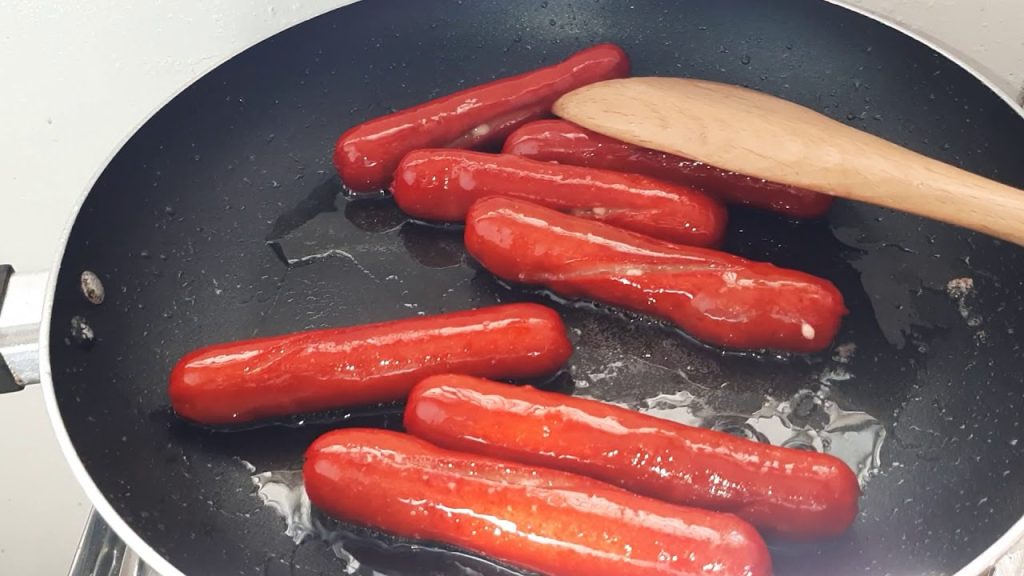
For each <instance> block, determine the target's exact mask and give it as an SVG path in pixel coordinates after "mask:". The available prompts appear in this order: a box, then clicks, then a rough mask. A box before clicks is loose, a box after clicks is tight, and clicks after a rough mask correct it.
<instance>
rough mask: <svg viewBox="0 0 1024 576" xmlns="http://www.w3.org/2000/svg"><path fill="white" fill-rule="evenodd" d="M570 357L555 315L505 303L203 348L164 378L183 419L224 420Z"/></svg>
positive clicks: (521, 369) (518, 370) (549, 365)
mask: <svg viewBox="0 0 1024 576" xmlns="http://www.w3.org/2000/svg"><path fill="white" fill-rule="evenodd" d="M571 354H572V345H571V344H570V343H569V340H568V338H567V337H566V334H565V326H564V325H563V324H562V320H561V318H559V317H558V314H557V313H555V312H554V311H553V310H551V309H550V308H546V307H544V306H540V305H537V304H508V305H504V306H492V307H489V308H480V309H477V310H468V311H462V312H453V313H450V314H440V315H437V316H425V317H415V318H408V319H404V320H396V321H393V322H382V323H378V324H366V325H362V326H352V327H347V328H329V329H326V330H312V331H308V332H299V333H296V334H285V335H282V336H271V337H269V338H260V339H257V340H247V341H242V342H232V343H228V344H218V345H214V346H208V347H206V348H202V349H199V350H196V351H195V352H192V353H190V354H188V355H186V356H185V357H184V358H182V359H181V360H180V361H178V364H177V365H176V366H175V367H174V370H173V371H172V372H171V377H170V388H169V392H170V397H171V404H172V405H173V407H174V411H175V412H176V413H177V414H178V415H179V416H181V417H183V418H187V419H189V420H192V421H195V422H200V423H203V424H230V423H240V422H249V421H252V420H259V419H264V418H273V417H280V416H287V415H290V414H298V413H303V412H313V411H319V410H328V409H333V408H341V407H346V406H357V405H365V404H373V403H378V402H389V401H393V400H401V399H404V398H405V396H406V394H408V392H409V389H410V388H412V387H413V385H415V384H416V383H417V382H419V381H420V380H422V379H423V378H425V377H426V376H430V375H432V374H438V373H442V372H460V373H466V374H474V375H478V376H488V377H492V378H507V379H515V378H530V377H535V376H542V375H545V374H549V373H552V372H554V371H556V370H557V369H558V368H559V367H561V366H562V364H564V363H565V361H566V360H568V358H569V356H570V355H571Z"/></svg>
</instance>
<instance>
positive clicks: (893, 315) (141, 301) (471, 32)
mask: <svg viewBox="0 0 1024 576" xmlns="http://www.w3.org/2000/svg"><path fill="white" fill-rule="evenodd" d="M183 41H187V39H183ZM605 41H611V42H617V43H619V44H621V45H622V46H623V47H624V48H625V49H626V50H627V51H628V52H629V54H630V55H631V56H632V59H633V65H634V73H635V74H637V75H677V76H693V77H699V78H708V79H713V80H719V81H724V82H731V83H737V84H743V85H747V86H751V87H753V88H756V89H759V90H763V91H766V92H769V93H772V94H776V95H779V96H782V97H785V98H788V99H791V100H795V101H797V102H799V103H802V104H804V105H807V106H809V107H811V108H814V109H816V110H819V111H821V112H823V113H825V114H827V115H829V116H831V117H833V118H836V119H838V120H840V121H842V122H846V123H848V124H851V125H853V126H856V127H858V128H862V129H864V130H867V131H869V132H872V133H874V134H878V135H880V136H882V137H885V138H888V139H890V140H893V141H895V142H898V143H900V144H903V145H905V146H908V147H910V148H912V149H915V150H918V151H921V152H923V153H925V154H927V155H930V156H933V157H936V158H939V159H941V160H944V161H948V162H951V163H953V164H955V165H959V166H962V167H964V168H966V169H968V170H972V171H975V172H978V173H980V174H983V175H985V176H988V177H992V178H995V179H998V180H1001V181H1004V182H1006V183H1009V184H1011V185H1016V186H1024V162H1022V161H1021V158H1022V153H1024V120H1022V119H1021V117H1020V116H1018V115H1017V114H1016V113H1015V112H1014V111H1013V110H1012V109H1010V108H1009V107H1008V106H1007V105H1006V103H1004V102H1003V101H1002V100H1000V99H999V98H998V97H997V96H996V95H995V94H994V93H992V92H991V91H990V90H989V89H988V88H986V87H985V86H984V85H982V84H981V83H980V82H979V81H978V80H977V79H975V78H974V77H973V76H971V75H970V74H969V73H967V72H965V71H964V70H962V69H960V68H959V67H958V66H957V65H956V64H954V63H953V62H950V61H949V60H947V59H946V58H944V57H942V56H940V55H938V54H936V53H935V52H933V51H932V50H931V49H929V48H927V47H926V46H924V45H921V44H919V43H917V42H916V41H914V40H912V39H910V38H908V37H906V36H904V35H902V34H901V33H899V32H897V31H895V30H892V29H889V28H887V27H885V26H883V25H881V24H879V23H877V22H874V21H872V20H869V19H867V18H864V17H862V16H859V15H856V14H854V13H852V12H848V11H846V10H845V9H842V8H839V7H835V6H832V5H829V4H826V3H824V2H821V1H818V0H775V1H773V2H763V1H761V0H731V1H729V2H720V1H717V0H689V1H676V0H663V1H659V0H631V1H629V2H625V1H622V2H610V1H597V2H595V1H589V0H588V1H569V0H545V1H541V0H537V1H533V2H504V1H465V2H463V1H440V0H432V1H422V0H371V1H366V2H361V3H358V4H356V5H353V6H350V7H345V8H342V9H340V10H337V11H335V12H332V13H330V14H327V15H325V16H322V17H319V18H315V19H313V20H311V21H308V22H306V23H304V24H301V25H299V26H296V27H294V28H292V29H290V30H287V31H285V32H283V33H281V34H278V35H277V36H274V37H272V38H270V39H269V40H267V41H265V42H262V43H260V44H259V45H257V46H255V47H253V48H252V49H250V50H247V51H246V52H244V53H243V54H241V55H239V56H238V57H236V58H234V59H232V60H230V61H229V62H227V63H226V64H224V65H222V66H220V67H218V68H217V69H216V70H214V71H213V72H211V73H210V74H208V75H206V76H205V77H204V78H202V79H201V80H199V81H198V82H197V83H195V84H194V85H193V86H191V87H190V88H188V89H187V90H185V91H184V92H183V93H181V94H180V95H179V96H178V97H176V98H175V99H174V100H173V101H171V102H170V103H169V104H168V105H167V106H166V107H165V108H164V109H162V110H161V111H160V112H158V113H157V114H156V115H155V116H153V118H152V119H151V120H150V121H149V122H148V123H147V124H145V126H143V127H142V129H140V130H139V131H138V133H137V134H135V135H134V137H132V138H131V140H130V141H129V142H128V143H127V144H126V145H125V146H124V148H123V149H122V150H121V151H120V152H119V153H118V154H117V155H116V157H115V158H114V159H113V161H112V162H111V163H110V165H109V166H108V167H107V168H106V170H105V171H104V172H103V174H102V176H101V177H100V178H99V180H98V182H97V183H96V185H95V187H94V188H93V190H92V193H91V194H90V195H89V197H88V199H87V200H86V202H85V204H84V206H83V208H82V210H81V213H80V214H79V216H78V219H77V222H76V223H75V225H74V229H73V231H72V233H71V235H70V239H69V242H68V245H67V250H66V253H65V255H64V259H63V264H62V267H61V270H60V275H59V279H58V284H57V289H56V298H55V302H54V307H53V313H52V324H51V333H50V334H51V337H50V341H49V346H50V355H51V365H52V370H53V386H54V390H55V394H56V398H57V401H58V405H59V408H60V415H61V418H62V419H63V424H64V426H65V427H66V428H67V431H68V432H69V434H70V437H71V439H72V442H73V444H74V448H75V450H76V451H77V455H78V457H79V458H80V459H81V461H82V462H83V464H84V466H85V469H86V470H87V471H88V474H89V475H90V476H91V479H92V481H93V482H95V484H96V486H97V487H98V489H99V491H100V492H101V493H102V494H103V496H104V497H105V498H106V500H107V501H109V503H110V505H111V506H112V507H113V509H114V510H115V511H116V512H117V514H118V515H120V517H121V518H123V520H124V521H125V522H126V523H127V525H128V526H130V527H131V529H132V530H134V531H135V532H136V533H137V534H138V535H139V536H140V537H141V538H142V539H143V540H144V541H145V542H147V543H148V544H149V545H150V546H152V548H153V549H155V550H156V551H157V552H158V553H159V554H161V555H162V556H163V557H165V558H166V559H167V560H168V561H169V562H170V563H171V564H173V565H174V566H175V567H177V568H178V569H179V570H181V571H183V572H185V573H187V574H216V575H231V574H267V575H313V574H338V573H342V572H344V571H348V572H350V573H357V574H371V573H373V570H374V569H376V570H378V571H379V572H381V573H386V574H426V573H434V574H442V573H444V574H447V573H457V572H458V571H464V572H465V573H482V574H496V573H506V572H510V571H508V569H506V568H503V567H500V566H496V565H492V564H489V563H486V562H483V561H479V560H475V559H474V558H473V557H472V556H471V555H466V554H458V553H455V552H451V551H448V552H445V551H443V548H441V547H436V546H416V545H414V543H410V542H407V541H401V540H397V539H393V538H390V537H386V536H383V535H379V534H375V533H373V532H372V531H368V530H363V529H349V528H346V527H344V526H342V525H334V526H333V528H332V529H336V530H338V531H339V532H338V533H339V534H342V536H339V537H338V538H336V539H335V541H334V542H327V541H324V540H323V539H321V538H319V537H316V536H311V537H307V538H306V539H304V540H303V541H302V542H301V543H300V544H298V545H296V544H295V543H294V542H293V540H292V538H291V537H289V536H287V535H286V534H285V528H286V524H285V521H284V519H282V518H281V516H280V515H279V514H278V513H277V512H275V511H274V510H273V509H271V508H270V507H268V506H265V505H264V504H263V503H262V502H261V500H260V498H258V497H257V495H256V487H255V486H254V484H253V482H252V480H251V476H253V475H254V474H258V473H262V472H267V471H278V470H297V469H298V468H299V466H300V463H301V457H302V453H303V450H304V449H305V447H306V446H307V445H308V443H309V442H310V441H311V440H312V439H313V438H314V437H316V436H317V435H318V434H320V433H321V432H323V431H325V430H327V429H329V428H332V427H335V426H338V425H342V426H344V425H375V426H389V427H398V426H400V418H399V417H398V414H399V412H398V411H397V409H394V408H390V409H389V408H387V407H385V408H374V409H368V410H353V411H350V412H345V413H335V414H329V415H319V416H317V417H314V418H309V419H305V420H299V419H296V420H294V421H290V422H287V423H283V424H277V425H274V426H269V427H263V428H259V429H250V430H236V431H230V432H224V431H212V430H206V429H201V428H198V427H195V426H191V425H188V424H185V423H182V422H179V421H178V420H177V419H176V418H175V417H174V415H173V414H172V412H171V410H170V408H169V403H168V398H167V395H166V382H167V375H168V372H169V370H170V368H171V366H172V365H173V363H174V362H175V361H176V360H177V359H178V358H179V357H180V356H181V355H182V354H184V353H186V352H187V351H189V350H191V349H193V348H195V347H198V346H202V345H205V344H211V343H215V342H221V341H227V340H234V339H241V338H249V337H253V336H261V335H270V334H278V333H283V332H288V331H295V330H301V329H307V328H318V327H325V326H340V325H351V324H356V323H362V322H368V321H380V320H388V319H395V318H401V317H407V316H411V315H414V314H419V313H425V314H433V313H438V312H443V311H449V310H457V309H463V308H469V307H474V306H481V305H487V304H492V303H495V302H499V301H501V302H503V301H516V300H536V301H544V302H550V303H552V305H554V306H555V307H556V308H557V309H558V310H559V311H560V312H561V313H562V314H563V315H564V317H565V319H566V321H567V323H568V325H569V326H570V329H571V338H572V339H573V341H574V343H575V345H576V347H577V352H576V355H575V357H574V358H573V360H572V363H571V366H570V367H569V369H568V370H567V372H566V373H565V374H563V375H561V376H560V377H558V378H556V379H554V380H553V381H551V382H548V383H546V385H548V386H552V387H555V388H558V389H562V390H566V391H567V392H575V393H579V394H588V395H591V396H595V397H598V398H602V399H605V400H611V401H619V402H624V403H627V404H630V403H636V402H639V401H641V400H643V399H649V398H651V397H653V396H655V395H656V394H658V393H665V394H668V395H670V397H671V398H675V399H677V400H678V399H679V398H685V399H688V401H689V402H690V407H689V408H688V409H690V410H695V411H696V412H698V413H700V414H705V416H706V415H707V414H712V413H714V414H719V415H720V414H723V413H726V414H728V413H736V414H747V415H749V414H752V413H753V412H754V411H756V410H758V408H759V407H761V406H762V404H763V403H764V402H765V401H766V398H774V399H777V400H787V399H792V398H793V396H794V395H798V398H797V399H796V400H794V401H793V405H794V418H799V419H802V421H803V422H804V423H805V424H807V425H808V426H811V427H814V426H818V425H819V424H820V423H821V421H823V419H824V418H826V416H825V415H823V414H822V413H821V412H822V411H823V410H824V408H825V407H826V406H827V403H824V402H818V403H815V401H814V399H813V398H818V399H819V400H821V399H822V398H824V399H826V400H829V401H831V402H834V403H835V406H838V407H840V408H842V409H843V410H846V411H862V412H865V413H867V414H869V415H871V416H873V417H874V418H877V419H878V421H880V423H881V424H882V425H884V428H885V438H884V441H883V442H882V444H881V450H880V453H879V455H878V458H879V462H878V464H879V465H878V466H877V470H876V471H875V472H874V473H873V474H872V475H871V476H872V477H871V478H869V479H868V480H867V482H866V483H865V488H864V496H863V499H862V501H861V506H862V512H861V515H860V517H859V518H858V520H857V523H856V526H855V527H854V528H853V529H852V530H851V531H850V532H849V533H848V534H847V535H846V536H844V537H842V538H839V539H837V540H834V541H829V542H824V543H819V544H804V545H799V546H796V545H786V544H780V543H772V548H773V557H774V561H775V564H776V573H777V574H778V575H780V576H819V575H821V574H831V575H839V576H841V575H847V574H891V575H911V574H913V575H921V574H927V575H932V574H951V573H953V572H955V571H956V570H958V569H959V568H961V567H962V566H964V565H965V564H967V563H968V562H969V561H970V560H971V559H973V558H974V557H975V556H976V555H978V554H979V553H981V552H982V551H983V550H984V549H985V548H987V547H988V546H989V545H991V544H992V543H993V542H994V541H995V540H996V539H997V538H998V537H999V536H1000V535H1002V534H1003V533H1004V532H1005V531H1006V530H1007V529H1008V528H1009V526H1010V525H1011V524H1012V523H1013V522H1014V521H1015V520H1017V519H1018V518H1020V517H1021V515H1022V514H1024V441H1022V440H1024V428H1022V427H1021V425H1020V422H1021V418H1020V414H1021V413H1022V412H1024V381H1022V371H1021V369H1020V368H1021V350H1020V344H1019V343H1020V340H1021V337H1020V333H1018V332H1016V331H1017V330H1024V325H1022V322H1021V319H1022V317H1024V296H1022V295H1024V290H1022V278H1024V251H1022V250H1021V249H1020V248H1018V247H1016V246H1012V245H1009V244H1005V243H1002V242H999V241H996V240H993V239H991V238H987V237H983V236H979V235H975V234H972V233H968V232H965V231H963V230H960V229H955V228H952V227H949V226H945V225H941V224H937V223H934V222H929V221H925V220H921V219H918V218H916V217H911V216H907V215H903V214H898V213H894V212H891V211H887V210H883V209H879V208H874V207H870V206H865V205H859V204H854V203H849V202H838V203H837V204H836V206H835V207H834V209H833V210H832V212H831V214H830V215H829V217H828V218H827V219H826V220H824V221H818V222H808V223H793V222H789V221H786V220H783V219H780V218H778V217H773V216H770V215H766V214H763V213H752V212H743V211H734V212H733V214H732V222H731V228H730V233H729V239H728V245H727V247H728V249H730V250H732V251H736V252H738V253H740V254H742V255H744V256H748V257H750V258H754V259H759V260H770V261H772V262H775V263H777V264H779V265H782V266H789V267H794V268H798V269H801V270H805V271H808V272H811V273H814V274H818V275H821V276H824V277H826V278H829V279H831V280H832V281H834V282H835V283H836V284H837V285H838V286H839V288H840V289H841V290H842V292H843V294H844V295H845V297H846V301H847V304H848V306H849V308H850V314H849V316H848V318H847V319H846V321H845V323H844V325H843V328H842V331H841V333H840V335H839V337H838V339H837V340H836V344H837V345H846V346H844V347H843V348H841V349H839V350H835V351H830V352H827V353H824V354H821V355H817V356H813V357H809V358H804V357H794V358H777V357H771V356H741V355H724V354H722V353H721V352H718V351H715V350H711V349H707V348H704V347H701V346H700V345H698V344H696V343H694V342H692V341H690V340H688V339H686V338H685V337H683V336H682V335H680V334H678V333H677V332H674V331H672V330H670V329H668V328H666V327H663V326H660V325H658V324H655V323H652V322H648V321H645V320H643V319H639V318H632V317H628V316H624V315H620V314H616V313H614V312H612V311H609V310H605V309H601V308H595V307H592V306H581V305H578V304H573V303H556V302H554V301H553V300H551V299H550V298H549V297H547V296H545V295H543V294H537V293H531V292H527V291H524V290H521V289H518V288H514V287H505V286H502V285H500V284H498V283H496V282H495V281H494V280H493V279H492V277H491V276H490V275H488V274H487V273H486V272H485V271H483V270H481V269H480V268H479V267H477V266H476V265H474V264H473V262H472V261H471V259H470V258H468V256H467V255H466V253H465V252H464V250H463V248H462V245H461V236H460V233H459V231H458V230H451V229H439V228H430V227H426V226H424V225H421V224H417V223H412V222H406V221H405V220H404V219H403V217H402V216H401V215H400V214H399V213H398V212H397V211H396V210H395V209H394V207H393V205H392V204H391V202H390V200H388V199H386V198H378V199H374V200H349V199H348V198H347V197H346V196H345V195H343V194H341V186H340V184H339V182H338V180H337V178H336V176H335V174H334V170H333V167H332V166H331V164H330V153H331V150H332V145H333V143H334V141H335V139H336V137H337V136H338V135H339V134H340V133H341V132H342V131H343V130H344V129H346V128H348V127H350V126H352V125H354V124H356V123H359V122H361V121H363V120H366V119H369V118H371V117H374V116H377V115H380V114H384V113H386V112H389V111H391V110H394V109H397V108H402V107H405V106H409V105H411V104H414V103H417V102H420V101H423V100H425V99H428V98H432V97H436V96H439V95H442V94H445V93H448V92H451V91H454V90H456V89H459V88H462V87H467V86H471V85H473V84H477V83H479V82H482V81H486V80H489V79H492V78H495V77H500V76H505V75H509V74H512V73H515V72H519V71H523V70H526V69H530V68H533V67H537V66H540V65H544V64H548V63H552V62H555V61H557V60H560V59H562V58H564V57H565V56H567V55H568V54H570V53H571V52H573V51H575V50H578V49H581V48H584V47H586V46H589V45H592V44H594V43H598V42H605ZM853 160H854V159H851V161H853ZM55 166H59V159H55ZM286 262H287V263H286ZM85 270H91V271H93V272H95V273H96V274H98V275H99V277H100V278H101V279H102V280H103V282H104V284H105V287H106V301H105V302H104V303H103V304H102V305H99V306H96V305H93V304H90V303H89V302H88V301H87V300H86V299H85V298H84V297H83V296H82V294H81V291H80V288H79V277H80V274H81V273H82V272H83V271H85ZM954 280H955V282H953V284H952V285H950V284H949V283H950V281H954ZM951 288H952V290H951ZM83 325H86V326H88V327H90V328H91V329H92V331H93V333H94V334H95V336H94V338H93V339H91V340H90V339H89V338H88V337H86V336H84V335H83V330H82V327H83ZM73 326H74V327H73ZM851 344H852V346H851ZM801 391H806V392H802V393H801ZM801 394H802V396H801ZM815 395H816V396H815ZM812 396H813V398H812ZM801 398H802V400H801ZM684 404H685V402H684ZM801 404H803V405H804V406H803V407H799V406H798V405H801ZM701 411H703V412H701ZM708 418H709V420H708V422H709V423H710V424H714V423H715V422H717V421H718V420H715V418H711V417H708ZM719 420H720V418H719ZM816 422H817V424H816ZM719 423H720V422H719ZM741 424H742V422H739V423H737V422H733V424H730V426H733V427H734V428H735V427H739V428H742V426H741ZM726 427H727V428H728V426H726ZM748 431H749V430H748ZM833 432H835V434H834V435H833V436H832V438H833V440H835V439H836V438H839V437H841V435H842V434H841V432H842V430H839V431H833ZM837 434H838V435H837ZM250 464H251V466H252V467H255V469H256V472H253V471H252V470H251V467H250ZM332 545H334V549H332ZM438 550H442V551H441V552H438ZM474 571H475V572H474Z"/></svg>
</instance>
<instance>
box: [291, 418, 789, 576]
mask: <svg viewBox="0 0 1024 576" xmlns="http://www.w3.org/2000/svg"><path fill="white" fill-rule="evenodd" d="M303 479H304V480H305V483H306V492H307V493H308V494H309V499H310V502H312V503H313V504H314V505H315V506H317V507H318V508H320V509H322V510H323V511H325V512H327V513H328V514H330V515H332V516H335V517H337V518H340V519H343V520H347V521H350V522H354V523H358V524H363V525H367V526H371V527H374V528H377V529H380V530H384V531H386V532H390V533H392V534H396V535H399V536H404V537H408V538H418V539H424V540H432V541H437V542H443V543H445V544H450V545H454V546H458V547H461V548H464V549H468V550H472V551H474V552H478V553H480V554H484V555H487V556H490V557H492V558H495V559H497V560H501V561H504V562H508V563H510V564H514V565H516V566H519V567H522V568H525V569H528V570H534V571H537V572H541V573H543V574H547V575H549V576H561V575H573V576H575V575H578V574H586V575H588V576H612V575H615V576H619V575H622V574H630V575H632V576H653V575H659V576H668V575H674V576H712V575H714V576H769V575H770V574H771V558H770V557H769V555H768V549H767V547H766V546H765V544H764V541H763V540H761V537H760V536H759V535H758V533H757V531H756V530H754V528H753V527H752V526H750V525H749V524H747V523H746V522H743V521H742V520H740V519H739V518H736V517H735V516H732V515H730V514H720V513H716V512H708V511H706V510H698V509H695V508H684V507H682V506H676V505H673V504H668V503H665V502H659V501H657V500H653V499H650V498H645V497H643V496H638V495H636V494H632V493H630V492H626V491H625V490H622V489H620V488H616V487H614V486H611V485H608V484H605V483H603V482H598V481H597V480H593V479H590V478H586V477H583V476H577V475H575V474H568V473H566V472H560V471H557V470H550V469H545V468H533V467H530V466H524V465H522V464H517V463H513V462H506V461H502V460H493V459H490V458H483V457H480V456H471V455H467V454H462V453H459V452H450V451H448V450H444V449H441V448H437V447H436V446H433V445H431V444H428V443H426V442H424V441H422V440H419V439H418V438H414V437H412V436H409V435H407V434H401V433H398V432H391V431H387V430H372V429H358V428H353V429H346V430H336V431H334V432H329V433H327V434H325V435H323V436H321V437H320V438H319V439H317V440H316V441H315V442H314V443H313V445H312V446H311V447H310V448H309V450H308V451H307V452H306V462H305V466H304V467H303Z"/></svg>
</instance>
